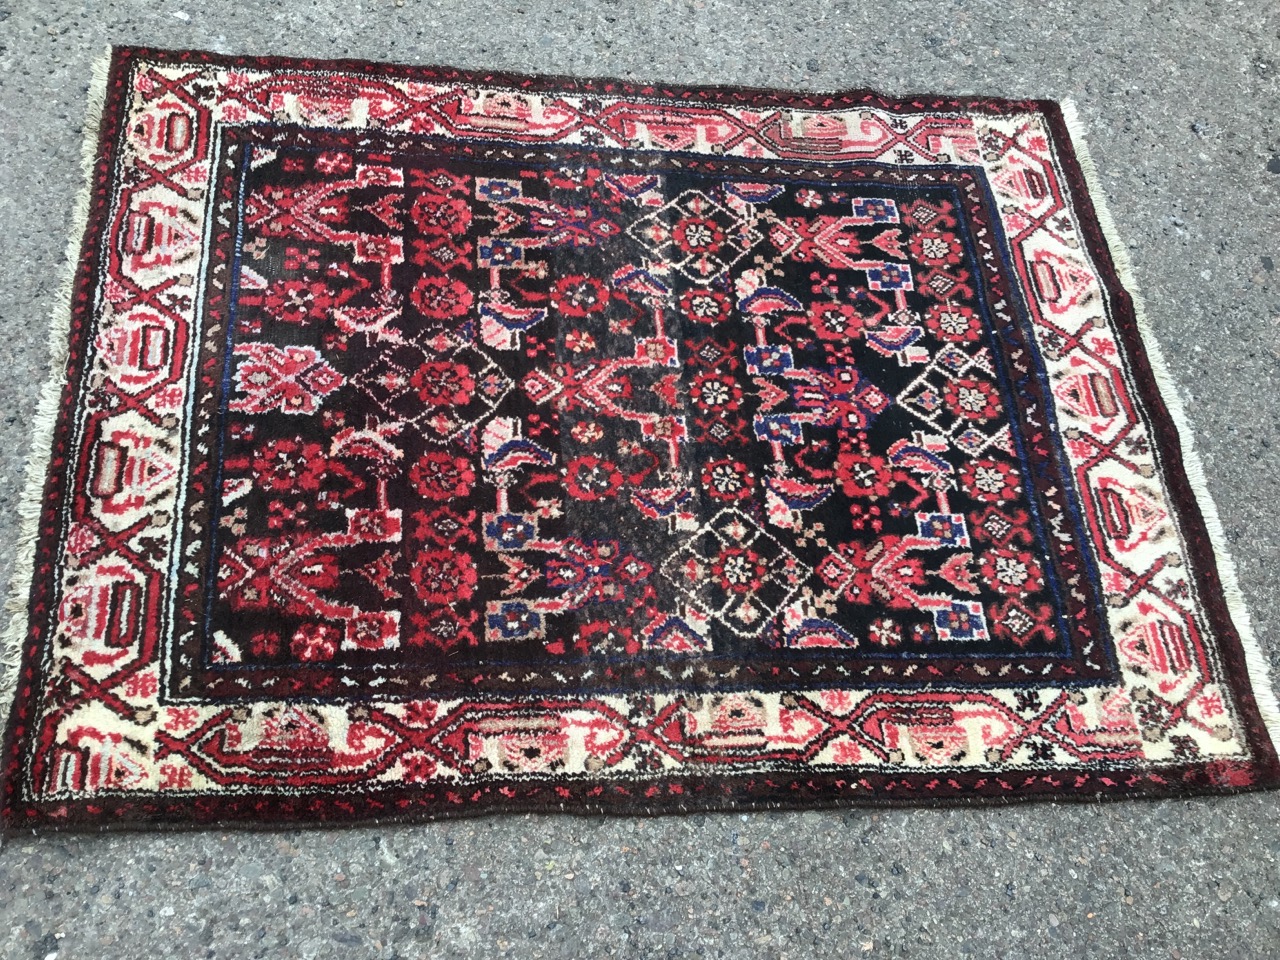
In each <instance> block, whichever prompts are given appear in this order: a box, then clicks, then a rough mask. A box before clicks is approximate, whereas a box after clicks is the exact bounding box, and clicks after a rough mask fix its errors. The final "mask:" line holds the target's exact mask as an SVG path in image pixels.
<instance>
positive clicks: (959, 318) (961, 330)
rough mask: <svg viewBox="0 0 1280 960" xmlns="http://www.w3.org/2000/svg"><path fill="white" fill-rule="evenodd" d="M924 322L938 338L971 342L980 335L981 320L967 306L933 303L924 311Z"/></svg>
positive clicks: (956, 341) (951, 341)
mask: <svg viewBox="0 0 1280 960" xmlns="http://www.w3.org/2000/svg"><path fill="white" fill-rule="evenodd" d="M924 324H925V326H926V327H928V328H929V330H930V331H932V332H933V335H934V336H935V337H937V338H938V339H939V340H946V341H948V342H950V343H971V342H973V341H975V340H977V339H979V338H980V337H981V336H982V322H981V320H980V319H979V317H978V315H977V314H976V313H974V312H973V310H972V309H971V308H969V307H965V306H959V305H957V304H954V303H950V302H948V303H935V304H932V305H930V306H929V307H928V309H926V310H925V313H924Z"/></svg>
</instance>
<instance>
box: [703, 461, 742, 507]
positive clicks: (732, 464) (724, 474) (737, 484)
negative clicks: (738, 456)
mask: <svg viewBox="0 0 1280 960" xmlns="http://www.w3.org/2000/svg"><path fill="white" fill-rule="evenodd" d="M702 485H703V488H704V489H705V490H706V492H707V493H708V494H709V495H710V496H712V497H714V498H715V499H717V500H726V501H728V502H730V503H732V502H734V501H736V500H745V499H746V498H747V497H749V496H751V492H752V490H754V489H755V477H753V476H752V475H751V471H750V470H748V469H747V468H746V467H745V466H744V465H743V464H741V463H738V462H737V461H736V460H713V461H711V462H710V463H708V464H707V465H706V466H705V467H703V468H702Z"/></svg>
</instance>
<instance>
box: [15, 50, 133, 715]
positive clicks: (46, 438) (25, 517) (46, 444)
mask: <svg viewBox="0 0 1280 960" xmlns="http://www.w3.org/2000/svg"><path fill="white" fill-rule="evenodd" d="M110 67H111V50H110V48H108V49H107V51H106V52H105V53H104V54H102V56H100V57H99V58H98V59H97V60H95V61H94V63H93V71H92V74H91V76H90V80H89V100H88V104H87V105H86V107H85V120H84V139H83V140H82V141H81V145H80V166H81V171H82V174H83V178H84V179H83V182H82V183H81V186H80V192H79V193H78V194H77V196H76V202H75V207H74V208H73V210H72V213H71V229H70V234H69V235H68V237H67V249H66V255H65V256H66V262H65V263H64V264H63V267H62V276H61V282H60V283H59V285H58V290H57V292H56V293H55V294H54V303H53V311H52V313H51V314H50V318H49V374H48V379H47V380H46V381H45V383H44V385H43V387H42V388H41V391H40V398H39V400H38V402H37V405H36V412H35V416H34V417H33V418H32V421H31V424H32V426H31V445H30V447H28V449H27V476H26V485H25V486H24V487H23V493H22V500H21V502H20V503H19V506H18V518H19V532H18V538H17V543H16V544H15V549H14V558H13V580H12V584H11V586H10V588H9V599H8V602H7V603H6V604H5V610H6V611H7V612H8V613H9V614H10V617H9V623H8V627H7V628H6V629H5V631H4V634H3V636H2V637H0V666H3V667H4V674H3V676H0V723H7V722H8V720H9V718H10V712H11V710H12V708H13V697H14V694H15V693H16V691H17V688H18V673H19V670H20V669H21V666H22V652H23V648H24V647H25V646H26V639H27V628H28V622H27V606H28V602H29V598H30V596H31V583H32V578H33V577H34V575H35V550H36V535H37V532H38V530H39V525H40V512H41V509H42V506H43V501H44V482H45V478H46V477H47V476H48V475H49V459H50V457H51V456H52V454H53V432H54V427H55V426H56V425H57V422H58V413H59V412H60V411H59V409H58V407H59V405H60V403H61V400H62V389H63V387H64V386H65V385H66V382H67V350H68V347H69V346H70V344H69V342H68V341H69V337H70V332H71V296H72V293H73V291H74V286H75V278H76V271H77V268H78V267H79V261H80V246H81V244H82V243H83V242H84V233H85V228H86V227H87V225H88V220H89V203H90V201H91V199H92V193H93V170H94V167H95V166H96V165H97V162H98V154H97V149H98V127H99V125H100V123H101V120H102V109H103V105H104V103H105V100H106V94H107V74H108V72H109V70H110Z"/></svg>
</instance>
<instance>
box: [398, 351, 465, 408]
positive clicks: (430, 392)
mask: <svg viewBox="0 0 1280 960" xmlns="http://www.w3.org/2000/svg"><path fill="white" fill-rule="evenodd" d="M409 385H410V386H411V387H413V389H414V390H416V391H417V392H418V398H419V399H420V400H421V401H422V402H423V403H425V404H427V405H428V406H432V407H449V406H453V407H462V406H466V405H467V404H468V403H469V402H470V401H471V397H472V394H473V393H474V392H475V389H476V381H475V378H474V377H473V376H472V375H471V370H470V368H468V367H467V365H466V364H464V363H454V362H452V361H448V360H435V361H430V362H427V363H424V364H423V365H422V366H420V367H418V369H417V370H415V371H414V372H413V374H412V375H411V376H410V377H409Z"/></svg>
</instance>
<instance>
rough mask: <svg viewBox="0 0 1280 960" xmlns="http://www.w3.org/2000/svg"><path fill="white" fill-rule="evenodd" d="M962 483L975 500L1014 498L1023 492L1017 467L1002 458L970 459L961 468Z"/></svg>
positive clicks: (990, 500) (993, 500)
mask: <svg viewBox="0 0 1280 960" xmlns="http://www.w3.org/2000/svg"><path fill="white" fill-rule="evenodd" d="M960 485H961V486H962V487H964V489H965V492H966V493H968V494H969V496H971V497H973V498H974V499H975V500H986V501H989V502H992V503H995V502H998V501H1001V500H1012V499H1013V498H1014V497H1016V496H1017V495H1018V494H1019V493H1021V492H1022V481H1021V479H1019V477H1018V471H1017V468H1016V467H1014V466H1013V464H1011V463H1005V462H1004V461H1002V460H992V459H989V458H988V459H983V460H969V461H967V462H966V463H965V464H964V465H963V466H962V467H961V468H960Z"/></svg>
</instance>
